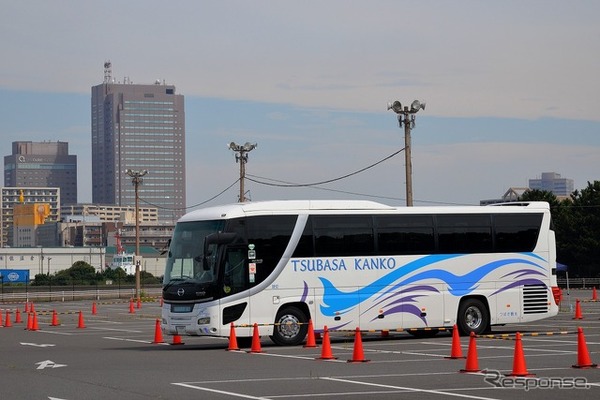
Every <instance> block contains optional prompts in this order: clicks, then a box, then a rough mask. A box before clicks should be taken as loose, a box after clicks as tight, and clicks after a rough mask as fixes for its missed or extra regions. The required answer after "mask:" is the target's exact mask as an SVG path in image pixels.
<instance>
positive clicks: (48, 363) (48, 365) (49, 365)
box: [36, 360, 67, 369]
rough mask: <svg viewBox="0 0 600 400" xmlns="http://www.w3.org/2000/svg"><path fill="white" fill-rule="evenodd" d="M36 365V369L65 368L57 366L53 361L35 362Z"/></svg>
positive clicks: (63, 365) (61, 365)
mask: <svg viewBox="0 0 600 400" xmlns="http://www.w3.org/2000/svg"><path fill="white" fill-rule="evenodd" d="M36 365H38V367H37V369H44V368H60V367H66V366H67V365H66V364H57V363H55V362H54V361H50V360H46V361H40V362H37V363H36Z"/></svg>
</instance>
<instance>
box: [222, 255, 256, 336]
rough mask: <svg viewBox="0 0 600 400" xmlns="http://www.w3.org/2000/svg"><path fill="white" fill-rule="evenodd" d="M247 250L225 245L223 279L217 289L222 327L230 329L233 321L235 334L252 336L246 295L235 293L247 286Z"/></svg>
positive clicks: (245, 288)
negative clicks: (218, 291) (219, 296)
mask: <svg viewBox="0 0 600 400" xmlns="http://www.w3.org/2000/svg"><path fill="white" fill-rule="evenodd" d="M246 254H247V251H246V250H245V248H244V247H240V246H227V247H226V248H225V251H224V256H223V263H222V269H223V280H222V285H221V287H220V289H219V290H221V291H222V297H221V307H220V308H221V309H222V314H221V319H222V329H227V330H228V329H230V324H231V323H232V322H233V324H234V326H235V327H236V328H235V329H236V335H237V336H241V337H243V336H252V331H251V330H250V328H249V325H250V307H249V301H248V298H247V297H240V296H239V295H238V296H236V294H238V293H241V292H243V291H245V290H247V289H248V288H249V282H248V265H247V260H246Z"/></svg>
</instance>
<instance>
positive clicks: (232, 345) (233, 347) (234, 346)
mask: <svg viewBox="0 0 600 400" xmlns="http://www.w3.org/2000/svg"><path fill="white" fill-rule="evenodd" d="M239 349H240V348H239V347H238V342H237V337H236V336H235V326H234V325H233V322H232V323H230V324H229V347H227V351H237V350H239Z"/></svg>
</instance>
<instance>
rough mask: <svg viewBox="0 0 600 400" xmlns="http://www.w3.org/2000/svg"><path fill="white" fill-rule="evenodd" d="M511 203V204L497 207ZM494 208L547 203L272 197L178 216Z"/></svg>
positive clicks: (536, 207) (534, 207)
mask: <svg viewBox="0 0 600 400" xmlns="http://www.w3.org/2000/svg"><path fill="white" fill-rule="evenodd" d="M500 206H511V207H500ZM490 208H494V211H493V212H499V213H502V212H514V211H517V209H518V210H523V211H526V210H528V211H531V210H540V211H543V210H549V209H550V206H549V204H548V203H546V202H542V201H533V202H519V203H501V204H492V205H488V206H428V207H404V206H402V207H392V206H388V205H385V204H381V203H377V202H374V201H368V200H271V201H257V202H248V203H234V204H226V205H221V206H214V207H207V208H203V209H199V210H195V211H191V212H189V213H187V214H186V215H184V216H183V217H181V219H180V220H179V221H180V222H188V221H198V220H214V219H230V218H239V217H244V216H248V215H269V214H312V213H315V214H321V213H323V214H329V213H330V212H333V213H335V211H350V212H351V213H360V212H361V211H377V212H381V213H395V212H402V213H406V214H412V213H423V212H424V213H440V212H442V213H461V212H464V213H469V212H478V211H479V212H485V211H484V210H486V209H487V210H488V211H489V210H490Z"/></svg>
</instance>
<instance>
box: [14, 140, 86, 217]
mask: <svg viewBox="0 0 600 400" xmlns="http://www.w3.org/2000/svg"><path fill="white" fill-rule="evenodd" d="M4 186H7V187H44V188H46V187H57V188H60V204H61V205H62V206H64V205H66V204H75V203H77V156H76V155H69V143H67V142H13V144H12V154H11V155H9V156H5V157H4Z"/></svg>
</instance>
